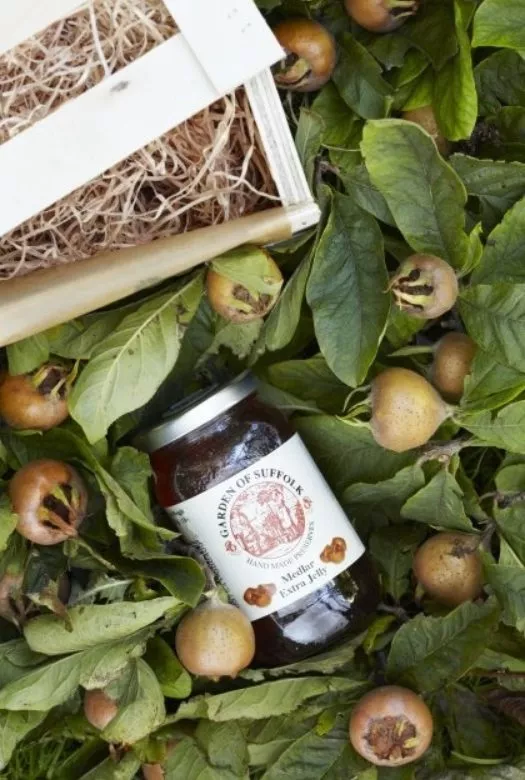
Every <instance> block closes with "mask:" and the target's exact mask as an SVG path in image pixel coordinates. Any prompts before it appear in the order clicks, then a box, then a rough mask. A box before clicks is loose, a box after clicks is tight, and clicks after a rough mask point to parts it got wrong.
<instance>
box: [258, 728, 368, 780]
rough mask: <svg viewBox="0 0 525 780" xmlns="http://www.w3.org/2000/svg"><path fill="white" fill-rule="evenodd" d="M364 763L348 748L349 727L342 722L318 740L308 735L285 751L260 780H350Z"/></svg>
mask: <svg viewBox="0 0 525 780" xmlns="http://www.w3.org/2000/svg"><path fill="white" fill-rule="evenodd" d="M366 766H367V763H366V762H365V761H364V760H363V759H362V758H360V757H359V756H358V755H357V754H356V753H355V752H354V750H353V749H352V747H351V746H350V745H349V742H348V726H347V724H346V722H344V721H343V719H342V718H341V719H340V720H339V722H338V724H337V726H336V727H335V728H334V729H332V730H331V731H329V732H328V733H327V734H323V735H322V736H320V735H319V734H317V732H316V729H315V728H314V729H312V730H311V731H308V732H307V733H306V734H304V735H303V736H301V737H299V739H297V740H296V741H295V742H293V743H292V744H291V745H290V747H288V748H287V749H286V750H285V751H284V752H283V753H282V754H281V755H280V757H279V758H278V759H277V761H276V762H275V763H274V764H273V765H272V766H270V768H269V769H268V770H267V771H266V772H265V773H264V774H263V776H262V778H261V780H310V778H311V780H314V778H315V780H321V778H326V780H328V778H334V780H335V778H350V777H355V776H356V774H355V773H356V772H359V771H360V770H362V769H364V768H365V767H366Z"/></svg>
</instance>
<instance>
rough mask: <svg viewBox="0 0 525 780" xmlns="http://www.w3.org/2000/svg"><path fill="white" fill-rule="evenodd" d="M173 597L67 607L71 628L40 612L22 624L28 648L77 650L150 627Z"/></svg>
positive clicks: (54, 651) (52, 651)
mask: <svg viewBox="0 0 525 780" xmlns="http://www.w3.org/2000/svg"><path fill="white" fill-rule="evenodd" d="M178 604H179V601H178V600H177V599H175V598H171V597H167V598H157V599H152V600H150V601H140V602H136V603H135V602H129V601H123V602H121V603H114V604H90V605H87V606H80V607H71V609H70V610H68V616H69V622H70V627H69V628H68V627H67V626H66V625H65V624H64V622H63V621H61V620H60V619H59V618H57V617H56V616H55V615H40V616H39V617H36V618H33V619H32V620H30V621H29V622H28V623H26V625H25V627H24V636H25V638H26V640H27V643H28V645H29V647H30V648H31V649H32V650H35V651H36V652H37V653H38V652H41V653H45V654H46V655H63V654H64V653H76V652H78V651H79V650H85V649H87V648H89V647H95V646H96V645H99V644H102V643H103V642H109V641H115V640H117V639H121V638H123V637H126V636H129V635H130V634H133V633H135V632H136V631H139V630H140V629H141V628H144V627H145V626H149V625H150V624H151V623H154V622H155V621H156V620H158V619H159V618H161V617H162V616H163V615H164V614H165V613H166V612H168V611H169V610H170V609H173V608H174V607H176V606H178Z"/></svg>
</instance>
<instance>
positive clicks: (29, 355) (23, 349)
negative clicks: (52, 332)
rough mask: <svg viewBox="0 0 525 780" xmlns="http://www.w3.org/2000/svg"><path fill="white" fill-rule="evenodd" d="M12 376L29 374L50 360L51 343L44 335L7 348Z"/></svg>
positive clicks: (41, 334) (18, 342) (32, 337)
mask: <svg viewBox="0 0 525 780" xmlns="http://www.w3.org/2000/svg"><path fill="white" fill-rule="evenodd" d="M7 359H8V361H9V373H10V374H29V373H30V372H31V371H34V370H35V368H38V367H39V366H41V365H42V363H45V362H46V360H48V359H49V343H48V340H47V338H46V336H45V334H43V333H38V334H37V335H36V336H30V337H29V338H27V339H23V340H22V341H17V342H16V343H15V344H9V346H8V347H7Z"/></svg>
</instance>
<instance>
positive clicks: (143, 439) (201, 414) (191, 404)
mask: <svg viewBox="0 0 525 780" xmlns="http://www.w3.org/2000/svg"><path fill="white" fill-rule="evenodd" d="M256 391H257V382H256V380H255V377H254V376H253V374H252V373H251V372H250V371H245V372H244V373H242V374H240V375H239V376H238V377H236V378H235V379H233V380H232V381H230V382H228V383H227V384H225V385H219V386H217V385H215V386H213V387H210V388H207V389H206V390H199V391H198V392H197V393H194V394H193V395H190V396H188V397H187V398H185V399H184V400H183V401H181V402H180V403H178V404H176V405H175V406H174V407H172V408H171V409H169V410H168V411H167V412H166V413H165V414H164V415H163V417H162V420H161V422H159V423H158V424H157V425H155V426H154V427H153V428H149V429H148V430H145V431H141V432H140V433H138V434H137V436H136V437H135V438H134V440H133V444H134V445H135V447H137V449H140V450H144V451H145V452H155V451H156V450H160V449H162V447H166V446H167V445H168V444H172V443H173V442H175V441H177V440H178V439H182V438H183V437H184V436H187V435H188V434H189V433H192V431H195V430H197V428H201V427H202V426H203V425H206V424H207V423H209V422H211V421H212V420H215V419H216V418H217V417H220V416H221V414H224V412H227V411H228V409H231V408H232V407H233V406H236V405H237V404H238V403H240V402H241V401H243V400H244V399H245V398H248V396H250V395H253V394H254V393H255V392H256Z"/></svg>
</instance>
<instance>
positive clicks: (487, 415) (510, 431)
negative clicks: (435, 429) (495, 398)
mask: <svg viewBox="0 0 525 780" xmlns="http://www.w3.org/2000/svg"><path fill="white" fill-rule="evenodd" d="M458 419H459V418H458ZM461 425H462V426H463V427H464V428H466V429H467V430H468V431H471V433H474V434H475V435H476V436H477V438H478V439H480V440H481V441H484V442H486V443H487V444H490V445H491V446H492V447H500V448H501V449H506V450H509V451H510V452H517V453H523V452H525V401H517V402H516V403H513V404H509V405H508V406H505V407H504V408H503V409H500V410H499V411H497V412H491V411H487V412H477V413H472V414H467V413H464V414H462V415H461Z"/></svg>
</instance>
